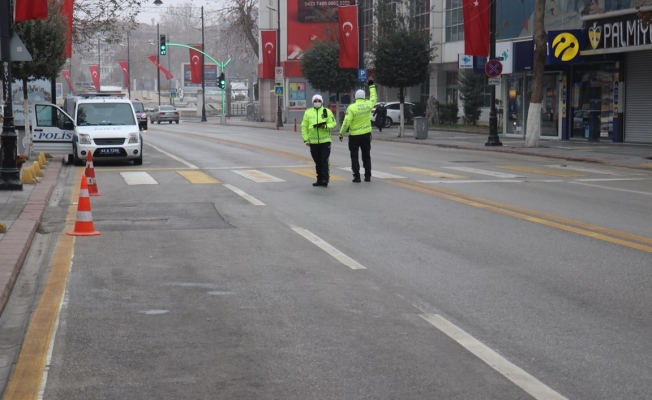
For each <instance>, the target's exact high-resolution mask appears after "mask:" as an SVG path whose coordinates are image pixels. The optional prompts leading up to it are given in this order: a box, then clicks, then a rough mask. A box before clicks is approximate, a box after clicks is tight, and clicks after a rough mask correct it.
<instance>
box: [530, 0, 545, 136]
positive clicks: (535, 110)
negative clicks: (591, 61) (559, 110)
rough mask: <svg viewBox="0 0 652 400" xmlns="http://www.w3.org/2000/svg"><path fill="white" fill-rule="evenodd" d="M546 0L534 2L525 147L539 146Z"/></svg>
mask: <svg viewBox="0 0 652 400" xmlns="http://www.w3.org/2000/svg"><path fill="white" fill-rule="evenodd" d="M545 8H546V0H535V2H534V17H533V19H534V43H535V46H536V47H535V49H534V64H533V66H532V95H531V97H530V107H529V109H528V113H527V132H526V134H525V147H537V146H539V139H540V138H541V110H542V109H543V73H544V69H545V61H546V30H545V26H544V20H545Z"/></svg>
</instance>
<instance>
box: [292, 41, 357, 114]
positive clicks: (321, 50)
mask: <svg viewBox="0 0 652 400" xmlns="http://www.w3.org/2000/svg"><path fill="white" fill-rule="evenodd" d="M339 59H340V45H339V43H338V42H337V41H335V40H332V39H327V40H324V41H315V42H314V43H313V44H312V46H310V47H309V48H308V49H307V50H306V51H305V52H304V53H303V56H301V69H302V71H303V76H305V77H306V80H307V81H308V83H309V84H310V86H312V87H313V88H315V89H316V90H318V91H322V92H328V93H336V94H337V95H338V97H337V107H338V110H339V105H340V101H339V93H342V92H350V91H351V90H353V89H354V88H355V87H358V86H360V83H359V82H358V75H357V71H356V70H355V69H353V68H340V67H339ZM335 119H336V120H337V122H338V126H339V123H340V120H339V116H336V118H335Z"/></svg>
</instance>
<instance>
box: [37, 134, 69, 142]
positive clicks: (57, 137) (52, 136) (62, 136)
mask: <svg viewBox="0 0 652 400" xmlns="http://www.w3.org/2000/svg"><path fill="white" fill-rule="evenodd" d="M36 140H61V141H71V140H72V133H70V132H56V133H54V132H41V133H39V134H38V136H37V137H36Z"/></svg>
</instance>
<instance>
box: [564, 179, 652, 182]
mask: <svg viewBox="0 0 652 400" xmlns="http://www.w3.org/2000/svg"><path fill="white" fill-rule="evenodd" d="M575 180H576V181H578V182H619V181H645V180H647V178H586V179H575Z"/></svg>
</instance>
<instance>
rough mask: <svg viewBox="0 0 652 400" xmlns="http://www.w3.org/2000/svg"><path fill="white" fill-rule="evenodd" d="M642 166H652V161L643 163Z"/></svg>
mask: <svg viewBox="0 0 652 400" xmlns="http://www.w3.org/2000/svg"><path fill="white" fill-rule="evenodd" d="M641 167H646V168H652V162H649V163H644V164H641Z"/></svg>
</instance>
